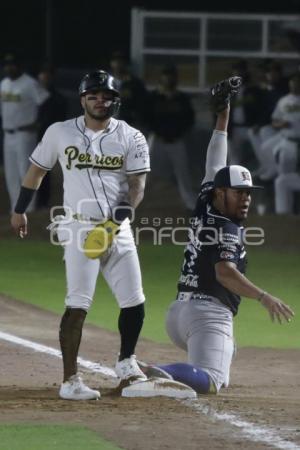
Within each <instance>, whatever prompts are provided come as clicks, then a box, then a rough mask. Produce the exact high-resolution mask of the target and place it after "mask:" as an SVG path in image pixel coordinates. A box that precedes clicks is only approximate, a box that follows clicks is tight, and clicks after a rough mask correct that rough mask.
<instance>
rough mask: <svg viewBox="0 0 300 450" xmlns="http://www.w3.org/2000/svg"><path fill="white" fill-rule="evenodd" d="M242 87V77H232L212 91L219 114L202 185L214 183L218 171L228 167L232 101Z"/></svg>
mask: <svg viewBox="0 0 300 450" xmlns="http://www.w3.org/2000/svg"><path fill="white" fill-rule="evenodd" d="M241 85H242V78H241V77H231V78H228V79H227V80H222V81H220V82H219V83H217V84H216V85H215V86H213V88H212V89H211V105H212V109H213V111H214V112H215V114H217V122H216V126H215V129H214V132H213V135H212V137H211V140H210V142H209V145H208V148H207V155H206V166H205V177H204V179H203V181H202V184H204V183H206V182H208V181H213V179H214V177H215V174H216V173H217V172H218V170H220V169H222V167H224V166H226V163H227V127H228V121H229V110H230V100H231V98H232V97H233V96H234V95H235V94H236V93H237V92H238V90H239V88H240V87H241Z"/></svg>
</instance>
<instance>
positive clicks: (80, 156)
mask: <svg viewBox="0 0 300 450" xmlns="http://www.w3.org/2000/svg"><path fill="white" fill-rule="evenodd" d="M65 155H66V156H67V163H66V168H67V169H68V170H70V169H72V168H73V167H76V169H79V170H82V169H105V170H118V169H121V167H122V166H123V163H124V157H123V156H121V155H120V156H116V155H115V156H109V155H102V156H99V155H90V154H89V153H80V151H79V149H78V148H77V147H74V146H70V147H67V148H66V149H65Z"/></svg>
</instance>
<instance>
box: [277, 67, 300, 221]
mask: <svg viewBox="0 0 300 450" xmlns="http://www.w3.org/2000/svg"><path fill="white" fill-rule="evenodd" d="M289 88H290V92H289V94H287V95H285V96H284V97H282V98H281V99H280V100H279V101H278V103H277V105H276V108H275V111H274V113H273V122H272V123H273V126H274V128H276V129H278V130H280V137H281V139H280V141H279V143H278V145H277V147H275V148H274V149H273V152H274V154H275V158H276V161H277V168H278V177H277V178H276V180H275V208H276V212H277V213H278V214H290V213H293V212H294V201H293V200H294V192H295V191H299V190H300V177H299V171H300V73H299V72H297V73H295V74H293V75H292V76H291V77H290V79H289Z"/></svg>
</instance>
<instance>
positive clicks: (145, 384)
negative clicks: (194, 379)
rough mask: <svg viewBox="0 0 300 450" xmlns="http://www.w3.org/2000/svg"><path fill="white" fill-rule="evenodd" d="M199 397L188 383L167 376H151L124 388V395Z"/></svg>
mask: <svg viewBox="0 0 300 450" xmlns="http://www.w3.org/2000/svg"><path fill="white" fill-rule="evenodd" d="M159 396H161V397H172V398H181V399H183V398H197V393H196V391H194V389H192V388H191V387H189V386H187V385H186V384H183V383H179V382H178V381H174V380H168V379H166V378H155V377H153V378H149V379H148V380H146V381H140V382H137V383H134V384H130V385H129V386H126V387H124V388H123V389H122V397H159Z"/></svg>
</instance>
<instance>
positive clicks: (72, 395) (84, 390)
mask: <svg viewBox="0 0 300 450" xmlns="http://www.w3.org/2000/svg"><path fill="white" fill-rule="evenodd" d="M59 396H60V398H63V399H65V400H98V398H100V397H101V395H100V392H99V391H96V390H94V389H90V388H89V387H88V386H86V385H85V384H84V382H83V381H82V379H81V378H80V376H79V375H72V376H71V377H70V378H69V379H68V381H65V382H64V383H62V385H61V387H60V390H59Z"/></svg>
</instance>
